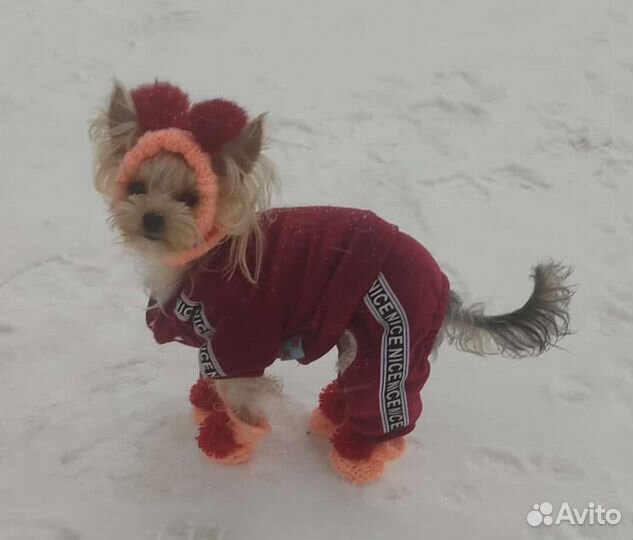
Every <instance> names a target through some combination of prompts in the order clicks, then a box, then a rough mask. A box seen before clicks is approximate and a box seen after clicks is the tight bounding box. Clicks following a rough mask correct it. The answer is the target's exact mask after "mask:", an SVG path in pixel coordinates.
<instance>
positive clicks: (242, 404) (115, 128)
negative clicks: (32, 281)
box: [90, 81, 281, 423]
mask: <svg viewBox="0 0 633 540" xmlns="http://www.w3.org/2000/svg"><path fill="white" fill-rule="evenodd" d="M263 123H264V115H261V116H258V117H257V118H255V119H254V120H253V121H251V122H250V123H249V124H248V125H247V126H246V128H245V129H244V131H243V132H242V134H241V135H240V137H239V138H238V139H237V140H235V141H233V142H232V143H231V144H229V145H227V147H226V148H225V149H223V151H222V153H221V154H220V155H219V156H217V157H216V158H215V159H214V160H213V166H214V169H215V170H216V172H217V173H218V176H219V179H218V184H219V196H218V214H217V217H216V219H217V221H218V223H219V224H220V225H221V226H222V227H223V228H224V230H225V231H226V232H227V241H229V242H230V243H231V262H230V266H229V268H227V271H229V272H235V271H238V270H239V271H241V272H242V273H243V274H244V276H245V277H246V278H247V279H249V280H250V281H252V282H255V281H256V279H257V276H258V274H259V268H260V266H261V258H262V250H263V236H262V232H261V229H260V226H259V222H258V214H259V212H261V211H262V210H265V209H266V208H268V206H269V204H270V197H271V194H272V190H273V188H274V186H275V181H274V170H273V167H272V165H271V163H270V162H269V161H268V160H267V159H266V157H265V156H263V155H262V154H261V148H262V146H263V144H264V125H263ZM90 136H91V140H92V142H93V145H94V159H95V163H94V180H95V187H96V188H97V190H98V191H99V192H101V193H102V194H103V196H104V197H105V198H106V200H108V202H109V203H110V218H109V220H110V222H111V223H112V225H113V226H114V228H115V229H116V230H117V231H118V232H119V233H120V235H121V238H122V240H123V241H124V243H125V244H126V245H127V246H128V247H130V248H131V249H133V250H134V251H135V252H136V253H137V254H138V255H139V256H140V258H141V261H142V262H143V263H144V271H145V286H146V288H147V289H148V293H149V294H150V295H151V296H152V297H153V298H155V299H156V300H157V301H158V302H159V303H160V304H163V303H164V302H165V301H167V300H168V299H169V298H170V296H171V295H172V293H173V291H174V290H175V289H176V288H177V287H178V285H179V284H180V282H181V280H182V277H183V275H184V273H185V272H186V268H180V269H173V268H170V267H167V266H165V265H162V264H161V255H163V254H165V253H170V252H174V251H180V250H186V249H189V248H192V247H194V246H195V245H196V244H197V243H198V242H199V241H200V238H199V235H198V232H197V230H196V227H195V222H194V219H193V213H192V209H191V208H189V207H187V205H186V204H184V203H183V202H182V201H181V200H179V199H182V198H183V195H184V194H186V193H192V194H195V190H196V181H195V177H194V175H193V171H192V170H191V169H190V167H189V166H188V165H187V163H186V162H185V161H184V159H182V158H181V157H180V156H178V155H175V154H171V153H169V152H164V153H162V154H159V155H157V156H155V157H153V158H151V159H148V160H147V161H146V162H145V163H143V165H142V166H141V169H140V171H139V175H138V180H139V181H141V182H142V183H143V185H144V186H145V188H146V190H147V193H144V194H140V195H130V196H129V197H128V198H127V199H126V200H125V201H122V202H118V203H112V201H111V193H112V187H113V185H114V182H115V180H116V177H117V174H118V170H119V167H120V165H121V161H122V159H123V156H124V155H125V152H126V151H128V150H129V149H130V148H132V147H133V146H134V144H135V143H136V141H137V140H138V138H139V132H138V127H137V124H136V111H135V108H134V103H133V101H132V97H131V95H130V93H129V91H128V90H127V89H126V88H125V87H124V86H123V84H121V83H120V82H118V81H115V83H114V87H113V89H112V92H111V95H110V100H109V102H108V106H107V107H106V108H104V109H103V110H101V111H100V112H99V114H98V116H97V117H96V118H95V119H94V120H93V122H92V123H91V126H90ZM146 212H156V213H159V214H161V215H162V216H163V217H164V218H165V228H164V231H163V232H162V234H161V236H160V239H158V240H156V239H149V238H147V237H146V236H145V235H144V231H143V225H142V223H143V216H144V215H145V213H146ZM251 240H253V241H254V247H255V253H256V264H255V267H254V268H249V266H248V264H247V258H246V255H247V247H248V246H249V243H250V242H251ZM215 386H216V388H217V390H218V392H219V393H220V395H221V396H222V398H223V399H224V400H225V402H226V403H227V405H228V406H229V407H231V408H232V409H233V410H234V411H235V412H236V414H237V415H238V416H239V417H240V418H241V419H242V420H243V421H245V422H248V423H254V422H255V421H256V419H257V418H258V416H260V415H262V414H264V409H265V406H266V404H267V402H268V401H269V398H270V397H271V396H274V395H276V394H278V393H279V392H280V390H281V385H280V383H279V382H278V381H277V380H276V379H273V378H269V377H254V378H245V379H226V380H221V381H216V382H215Z"/></svg>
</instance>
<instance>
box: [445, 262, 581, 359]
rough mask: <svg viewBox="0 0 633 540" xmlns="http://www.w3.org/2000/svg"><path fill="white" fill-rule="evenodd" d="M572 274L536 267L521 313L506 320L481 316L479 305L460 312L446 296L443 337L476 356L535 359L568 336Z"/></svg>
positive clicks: (454, 297) (453, 297)
mask: <svg viewBox="0 0 633 540" xmlns="http://www.w3.org/2000/svg"><path fill="white" fill-rule="evenodd" d="M571 273H572V270H571V268H569V267H567V266H563V265H562V264H556V263H546V264H539V265H537V266H536V267H535V268H534V269H533V272H532V279H533V280H534V290H533V291H532V294H531V295H530V298H529V299H528V301H527V302H526V303H525V305H524V306H523V307H522V308H519V309H517V310H516V311H513V312H512V313H507V314H505V315H496V316H488V315H484V310H483V305H481V304H477V305H474V306H471V307H464V306H463V304H462V300H461V298H460V297H459V296H458V295H457V294H456V293H455V292H453V291H451V293H450V300H449V306H448V312H447V315H446V319H445V321H444V327H443V329H442V330H443V337H445V338H446V339H447V341H448V342H449V343H451V344H453V345H455V346H456V347H457V348H458V349H460V350H462V351H466V352H471V353H475V354H479V355H485V354H501V355H503V356H509V357H512V358H525V357H528V356H537V355H539V354H541V353H543V352H545V351H546V350H548V349H549V348H550V347H553V346H555V345H556V343H557V342H558V340H560V339H561V338H562V337H564V336H566V335H568V334H569V311H568V308H569V301H570V300H571V297H572V296H573V294H574V290H573V288H572V287H570V286H569V285H568V284H566V280H567V278H568V277H569V276H570V275H571Z"/></svg>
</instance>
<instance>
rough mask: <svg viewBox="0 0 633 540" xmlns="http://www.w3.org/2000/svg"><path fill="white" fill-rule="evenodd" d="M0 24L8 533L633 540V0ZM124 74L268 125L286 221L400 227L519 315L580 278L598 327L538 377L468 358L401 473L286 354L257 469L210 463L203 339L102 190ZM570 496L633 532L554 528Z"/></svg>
mask: <svg viewBox="0 0 633 540" xmlns="http://www.w3.org/2000/svg"><path fill="white" fill-rule="evenodd" d="M0 36H2V40H1V46H0V72H1V73H2V74H3V80H2V83H1V84H0V125H1V126H2V128H1V129H0V148H1V154H0V155H1V158H0V160H1V163H2V186H3V197H2V198H1V199H0V230H2V231H3V234H2V236H1V237H0V238H1V240H0V242H1V243H0V249H1V252H2V254H3V256H2V258H1V259H0V381H2V390H1V392H0V479H1V484H0V486H1V487H0V539H1V540H76V539H81V540H84V539H91V540H92V539H95V540H106V539H107V540H112V539H113V538H116V539H125V540H128V539H129V540H146V539H147V540H154V539H159V538H163V540H171V539H172V538H179V537H180V536H178V534H181V536H182V537H183V538H186V537H187V536H186V535H189V536H190V537H192V538H193V537H194V536H195V535H197V536H195V538H197V539H201V538H203V537H209V536H210V533H209V531H210V530H211V529H213V528H216V527H217V528H219V529H222V530H225V531H226V534H225V540H248V539H257V540H291V539H301V540H312V539H314V540H317V539H322V538H330V539H336V540H339V539H340V540H346V539H361V538H362V539H364V540H370V539H372V540H373V539H385V538H398V539H400V540H405V539H411V540H418V539H420V538H437V539H440V540H453V539H455V540H463V539H464V538H473V539H486V540H496V539H504V540H507V539H512V540H515V539H527V540H530V539H548V538H551V539H553V540H581V539H583V540H584V539H594V538H595V539H623V540H631V538H633V465H632V461H631V456H633V359H632V357H631V350H633V332H632V330H633V293H632V292H631V291H632V290H633V289H632V288H631V285H630V280H631V274H632V272H633V209H632V208H633V207H632V205H631V201H633V182H631V178H632V175H633V133H632V131H631V126H632V125H633V4H631V2H630V0H609V1H608V2H607V1H600V0H559V1H557V2H551V1H546V0H535V1H532V2H525V1H522V0H480V1H478V2H472V1H469V0H428V1H426V2H416V1H415V0H393V1H390V2H368V1H360V0H348V1H346V2H336V1H332V0H322V1H320V2H313V1H308V0H269V1H268V2H246V1H245V0H231V1H229V0H217V1H214V2H205V1H203V0H192V1H183V0H180V1H175V0H160V1H155V2H150V1H149V0H138V1H136V2H128V1H125V2H124V1H123V0H110V1H108V2H97V1H95V0H58V1H56V2H45V1H44V0H24V1H22V2H10V1H8V0H5V1H2V2H0ZM114 75H116V76H117V77H119V78H120V79H121V80H123V81H125V82H126V83H128V84H130V85H133V84H136V83H140V82H145V81H147V80H151V79H152V78H154V77H155V76H160V77H163V78H168V79H170V80H172V81H173V82H176V83H178V84H180V85H181V86H182V87H183V88H186V89H189V90H190V91H191V93H192V95H193V96H194V97H196V98H208V97H215V96H225V97H229V98H232V99H235V100H237V101H238V102H240V103H243V104H244V105H246V106H247V107H248V108H249V110H250V111H251V112H252V113H259V112H262V111H270V124H269V125H270V151H269V155H270V156H271V157H272V158H273V160H274V161H275V162H276V164H277V167H278V169H279V173H280V178H281V181H282V194H281V195H280V196H279V197H278V201H277V202H278V203H279V204H284V205H292V204H336V205H347V206H356V207H364V208H371V209H373V210H375V211H377V212H378V213H379V214H381V215H382V216H384V217H385V218H387V219H390V220H392V221H394V222H396V223H398V224H399V225H400V226H401V228H402V229H403V230H405V231H407V232H409V233H410V234H412V235H414V236H415V237H416V238H418V239H419V240H420V241H421V242H423V243H424V244H425V245H426V246H427V247H428V248H429V249H430V250H431V251H432V252H433V253H434V254H435V255H436V257H437V258H438V260H439V261H440V262H441V263H442V264H443V266H444V268H445V269H446V271H447V272H448V274H449V275H450V277H451V279H452V283H453V286H454V287H455V288H456V289H457V290H459V291H462V292H463V293H464V294H465V295H466V296H467V298H469V299H471V300H475V299H480V300H484V301H486V302H489V305H490V309H491V310H492V311H502V310H506V309H510V308H513V307H516V306H518V305H519V304H520V303H521V302H522V300H523V299H524V298H525V297H526V296H527V294H528V293H529V290H530V282H529V281H528V279H527V276H528V272H529V268H530V266H531V265H532V264H534V263H536V262H538V261H539V260H542V259H545V258H548V257H553V258H556V259H561V260H563V261H565V262H568V263H570V264H573V265H574V266H575V267H576V273H575V280H576V281H577V282H578V283H579V284H580V289H579V293H578V295H577V296H576V298H575V299H574V302H573V325H574V328H575V329H576V331H577V333H576V335H574V336H572V337H570V338H568V339H566V340H565V342H564V343H563V346H564V350H554V351H552V352H550V353H548V354H547V355H546V356H543V357H542V358H539V359H534V360H527V361H510V360H504V359H498V358H478V357H473V356H468V355H465V354H462V353H459V352H457V351H455V350H453V349H450V348H447V347H444V348H443V349H442V350H441V351H440V358H439V360H438V361H437V363H435V364H434V366H433V373H432V376H431V379H430V381H429V383H428V385H427V387H426V388H425V390H424V402H425V413H424V416H423V419H422V421H421V422H420V424H419V427H418V429H417V430H416V431H415V433H414V435H413V436H411V438H410V442H411V444H410V451H409V453H408V454H407V455H406V457H404V458H403V459H402V460H400V461H399V462H397V463H394V464H392V465H391V466H390V468H389V470H388V473H387V474H386V476H385V477H384V479H383V480H381V482H380V483H378V484H376V485H373V486H369V487H365V488H358V487H354V486H351V485H348V484H346V483H344V482H343V481H341V480H340V479H338V478H337V477H336V476H335V475H334V474H333V473H332V472H331V470H330V468H329V466H328V463H327V450H328V448H327V444H326V443H325V442H324V441H320V440H316V439H315V438H314V437H313V436H310V435H307V434H306V425H307V418H308V415H309V412H310V410H311V408H312V407H313V406H314V404H315V400H316V395H317V392H318V390H319V388H320V387H321V386H322V385H324V384H325V383H327V382H328V381H329V380H330V379H331V378H332V377H333V364H334V358H333V356H332V355H329V356H328V357H326V358H324V359H323V360H321V361H320V362H318V363H316V364H314V365H312V366H309V367H298V366H296V365H294V364H291V363H283V364H282V363H279V364H278V365H276V366H275V368H274V370H273V372H274V373H275V374H278V375H280V376H282V377H283V379H284V380H285V395H284V397H283V398H282V399H280V400H279V401H278V402H277V403H275V404H274V407H273V413H272V417H271V421H272V423H273V426H274V433H273V434H272V436H270V437H269V438H268V439H267V440H266V441H265V442H264V443H263V445H262V446H261V449H260V451H259V454H258V456H257V459H256V461H254V462H253V463H251V464H248V465H245V466H240V467H236V468H222V467H219V466H216V465H214V464H212V463H210V462H208V461H207V460H206V459H205V458H204V457H203V456H202V455H201V454H200V452H199V451H198V449H197V447H196V444H195V441H194V437H195V434H196V430H195V426H194V424H193V422H192V420H191V417H190V411H189V408H188V403H187V400H186V395H187V392H188V388H189V385H190V384H191V383H192V382H193V380H194V378H195V376H196V369H197V366H196V360H195V351H191V350H187V349H185V348H184V347H182V346H180V345H177V344H173V345H170V346H165V347H161V348H159V347H157V346H156V345H155V344H154V343H153V342H152V339H151V336H150V334H149V332H148V331H147V330H146V329H145V327H144V317H143V308H144V298H143V294H142V292H141V290H140V287H139V285H138V276H137V274H136V271H135V269H134V265H133V263H132V261H131V259H130V258H129V257H128V256H127V255H126V254H125V253H124V252H123V250H122V249H121V248H120V247H119V246H118V245H117V244H116V242H115V238H114V235H113V234H112V233H111V232H110V231H109V230H108V228H107V226H106V225H105V219H106V212H105V208H104V205H103V203H102V201H101V200H100V198H99V197H98V196H97V194H96V193H95V192H94V191H93V189H92V185H91V179H90V160H91V157H90V147H89V144H88V140H87V122H88V119H89V118H90V117H91V116H92V115H93V114H94V110H95V107H96V106H97V105H98V104H100V103H102V101H103V99H104V97H105V96H106V94H107V93H108V91H109V85H110V80H111V78H112V77H113V76H114ZM544 501H547V502H550V503H552V504H554V506H557V505H559V504H560V503H562V502H564V501H566V502H569V503H570V504H571V505H572V506H573V505H575V506H576V507H578V508H583V507H585V505H587V504H588V502H589V501H595V502H596V503H600V504H602V505H604V506H606V507H613V508H617V509H619V510H620V511H621V512H622V515H623V518H622V522H621V523H620V524H619V525H618V526H602V527H600V526H595V525H594V526H588V525H585V526H583V527H580V526H572V525H569V524H563V525H559V526H551V527H549V528H546V527H544V526H542V527H541V528H531V527H530V526H529V525H528V524H527V521H526V515H527V513H528V512H529V511H530V510H531V509H532V505H533V504H535V503H540V502H544ZM187 527H190V528H189V529H187ZM194 529H195V530H197V532H196V533H195V535H194V533H193V532H191V531H194ZM175 531H176V532H175ZM177 531H180V533H178V532H177ZM183 531H184V532H183ZM207 533H209V534H207ZM192 535H194V536H192Z"/></svg>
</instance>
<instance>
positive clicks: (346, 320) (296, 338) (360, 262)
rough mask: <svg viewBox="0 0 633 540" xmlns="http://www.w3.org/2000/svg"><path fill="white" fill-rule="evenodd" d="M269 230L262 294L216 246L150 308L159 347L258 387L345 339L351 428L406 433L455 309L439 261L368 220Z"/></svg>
mask: <svg viewBox="0 0 633 540" xmlns="http://www.w3.org/2000/svg"><path fill="white" fill-rule="evenodd" d="M263 230H264V237H265V244H264V257H263V263H262V266H261V272H260V275H259V279H258V281H257V283H256V284H252V283H250V282H249V281H248V280H247V279H246V278H245V277H244V276H243V275H242V274H241V273H240V272H239V271H236V272H234V273H233V274H230V273H227V265H228V261H229V254H230V245H229V243H224V244H221V245H220V246H218V247H217V248H216V249H213V250H211V251H210V252H209V253H208V254H207V255H205V256H204V257H203V258H202V259H200V260H199V261H198V262H197V263H196V264H195V266H193V267H192V268H191V270H190V271H189V272H188V273H187V275H186V276H185V279H184V280H183V282H182V285H181V287H180V290H179V291H178V292H177V293H176V294H175V295H174V297H173V298H172V299H171V300H170V301H169V302H167V304H166V305H164V306H163V308H162V309H159V308H158V307H156V306H150V308H149V309H148V312H147V322H148V325H149V326H150V328H151V329H152V331H153V333H154V336H155V338H156V341H158V343H167V342H171V341H179V342H182V343H185V344H187V345H191V346H193V347H197V348H199V362H200V370H201V375H202V376H203V377H208V378H225V377H254V376H260V375H262V374H263V372H264V370H265V369H266V368H267V367H268V366H269V365H270V364H272V363H273V362H274V361H275V360H276V359H277V358H279V357H286V358H287V357H292V358H294V359H296V360H298V361H299V362H301V363H309V362H312V361H314V360H316V359H318V358H320V357H321V356H323V355H324V354H325V353H327V352H328V351H329V350H330V349H332V348H333V347H335V346H336V345H337V343H338V342H339V339H340V338H341V336H342V335H343V334H344V332H345V331H349V332H351V334H352V335H353V337H354V338H355V342H356V344H357V347H356V354H355V357H354V359H353V361H352V362H351V364H350V365H349V367H348V368H347V369H346V370H345V371H344V372H343V373H342V374H341V375H340V376H339V380H338V382H337V395H338V398H339V399H340V400H341V401H342V403H343V409H342V410H343V416H344V422H345V424H346V426H347V428H348V429H349V430H350V431H351V432H353V433H355V434H358V435H362V436H363V437H366V438H369V439H371V440H375V441H385V440H389V439H393V438H395V437H400V436H402V435H404V434H406V433H408V432H410V431H411V430H412V429H413V428H414V427H415V422H416V420H417V419H418V417H419V416H420V414H421V412H422V402H421V400H420V391H421V389H422V387H423V385H424V383H425V382H426V380H427V378H428V376H429V370H430V366H429V361H428V356H429V354H430V352H431V350H432V348H433V345H434V342H435V339H436V336H437V334H438V332H439V329H440V327H441V324H442V321H443V319H444V315H445V313H446V309H447V305H448V296H449V284H448V280H447V278H446V276H445V275H444V274H443V273H442V271H441V270H440V268H439V267H438V265H437V263H436V262H435V261H434V259H433V258H432V256H431V255H430V254H429V253H428V251H426V249H424V247H422V246H421V245H420V244H419V243H418V242H417V241H415V240H414V239H413V238H411V237H409V236H407V235H406V234H404V233H402V232H400V231H399V230H398V229H397V227H395V226H394V225H391V224H389V223H387V222H385V221H384V220H382V219H380V218H379V217H377V216H376V215H375V214H373V213H372V212H368V211H361V210H352V209H344V208H333V207H305V208H288V209H275V210H271V211H269V212H267V213H266V214H264V216H263ZM251 262H252V263H254V261H251Z"/></svg>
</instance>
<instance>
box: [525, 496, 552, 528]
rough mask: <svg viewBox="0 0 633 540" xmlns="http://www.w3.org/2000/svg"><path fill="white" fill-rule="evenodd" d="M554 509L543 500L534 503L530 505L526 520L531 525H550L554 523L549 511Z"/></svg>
mask: <svg viewBox="0 0 633 540" xmlns="http://www.w3.org/2000/svg"><path fill="white" fill-rule="evenodd" d="M553 511H554V507H553V506H552V505H551V504H550V503H548V502H544V503H541V504H535V505H533V506H532V511H531V512H530V513H529V514H528V515H527V522H528V524H529V525H530V526H531V527H538V526H539V525H547V526H549V525H551V524H552V523H554V518H553V517H552V516H551V513H552V512H553Z"/></svg>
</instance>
